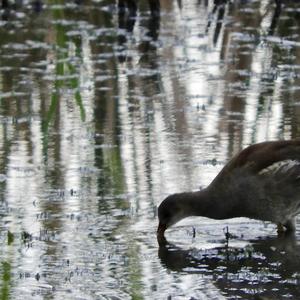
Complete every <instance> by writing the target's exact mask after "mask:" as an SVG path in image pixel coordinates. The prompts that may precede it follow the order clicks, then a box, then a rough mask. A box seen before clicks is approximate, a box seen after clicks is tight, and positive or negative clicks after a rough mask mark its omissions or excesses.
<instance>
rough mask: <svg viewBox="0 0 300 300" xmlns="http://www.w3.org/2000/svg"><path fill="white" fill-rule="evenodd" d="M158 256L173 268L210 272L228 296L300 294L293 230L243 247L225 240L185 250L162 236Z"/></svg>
mask: <svg viewBox="0 0 300 300" xmlns="http://www.w3.org/2000/svg"><path fill="white" fill-rule="evenodd" d="M158 256H159V259H160V260H161V263H162V264H163V265H164V266H165V267H166V268H167V269H169V270H171V271H175V272H180V273H182V274H202V275H204V276H205V275H207V276H209V278H212V281H213V283H214V285H215V286H216V288H217V289H218V290H220V291H221V292H222V294H223V293H225V294H226V295H228V296H229V297H242V298H243V299H246V298H247V297H250V296H251V297H252V298H251V299H265V298H264V297H268V299H269V297H271V298H270V299H281V297H283V295H284V294H288V293H290V294H292V295H298V296H300V290H299V272H300V246H299V245H298V243H297V240H296V238H295V235H294V234H293V233H291V234H288V235H283V236H280V237H266V238H261V239H259V238H258V239H255V240H252V241H250V242H249V244H248V246H246V247H243V248H239V247H230V246H229V244H228V240H227V241H226V240H224V246H221V247H216V248H213V249H205V250H201V249H189V250H183V249H181V248H180V247H177V246H175V245H174V244H172V243H169V242H168V241H167V240H166V239H165V238H164V237H161V239H160V240H159V250H158ZM195 288H200V289H201V287H195ZM202 288H203V287H202ZM254 294H256V295H255V297H256V298H253V295H254ZM261 297H263V298H261Z"/></svg>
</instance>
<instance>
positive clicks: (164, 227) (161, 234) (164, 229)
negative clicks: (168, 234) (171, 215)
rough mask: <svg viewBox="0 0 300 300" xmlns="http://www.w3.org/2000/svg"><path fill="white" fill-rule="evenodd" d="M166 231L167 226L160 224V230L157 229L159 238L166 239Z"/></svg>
mask: <svg viewBox="0 0 300 300" xmlns="http://www.w3.org/2000/svg"><path fill="white" fill-rule="evenodd" d="M166 229H167V225H166V224H163V223H161V222H159V224H158V228H157V238H162V237H164V234H165V231H166Z"/></svg>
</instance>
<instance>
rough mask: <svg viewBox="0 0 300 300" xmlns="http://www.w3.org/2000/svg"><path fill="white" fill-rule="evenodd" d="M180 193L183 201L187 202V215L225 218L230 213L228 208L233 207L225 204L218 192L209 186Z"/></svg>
mask: <svg viewBox="0 0 300 300" xmlns="http://www.w3.org/2000/svg"><path fill="white" fill-rule="evenodd" d="M179 195H180V198H182V201H183V203H185V204H184V205H185V207H186V216H202V217H207V218H211V219H224V218H226V217H227V215H228V214H227V212H228V210H230V209H231V208H230V207H228V206H227V205H224V204H225V203H224V201H222V198H220V197H219V195H218V193H217V192H215V191H214V190H212V189H209V188H206V189H203V190H201V191H197V192H191V193H182V194H179ZM227 204H228V203H227Z"/></svg>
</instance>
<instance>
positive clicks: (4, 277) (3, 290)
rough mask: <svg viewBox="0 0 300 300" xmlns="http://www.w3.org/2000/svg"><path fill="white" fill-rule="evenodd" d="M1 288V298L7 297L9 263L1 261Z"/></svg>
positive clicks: (9, 273) (9, 278)
mask: <svg viewBox="0 0 300 300" xmlns="http://www.w3.org/2000/svg"><path fill="white" fill-rule="evenodd" d="M2 274H3V275H2V288H1V300H5V299H9V287H10V281H11V265H10V263H8V262H2Z"/></svg>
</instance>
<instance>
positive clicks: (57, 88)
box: [0, 0, 300, 299]
mask: <svg viewBox="0 0 300 300" xmlns="http://www.w3.org/2000/svg"><path fill="white" fill-rule="evenodd" d="M4 2H5V1H3V2H2V3H4ZM17 2H18V1H17ZM129 4H132V5H133V6H130V7H129V9H128V5H129ZM0 14H1V20H0V37H1V38H0V61H1V63H0V187H1V189H0V200H1V202H0V214H1V220H0V228H1V232H0V239H1V241H2V245H3V247H1V251H0V260H1V264H0V266H1V268H0V282H1V283H0V285H1V287H2V289H1V290H0V293H1V297H2V298H3V299H7V298H9V297H10V298H13V299H18V298H20V295H22V296H23V297H25V298H28V299H29V298H30V299H31V298H34V297H35V298H38V299H40V298H57V299H61V298H65V297H67V298H68V297H69V298H75V297H81V298H84V299H102V298H113V297H114V298H116V299H117V298H120V299H132V298H138V299H143V298H145V299H154V298H155V299H166V298H167V297H171V298H175V299H187V298H192V297H193V298H201V297H202V298H204V297H205V298H208V299H213V298H217V299H222V297H224V298H226V297H227V296H228V297H231V296H234V295H236V296H239V295H243V296H245V297H246V296H247V295H248V294H249V293H250V294H251V293H253V288H252V287H251V286H250V285H251V284H254V283H255V284H256V283H257V282H258V284H259V285H260V288H262V289H267V293H266V295H267V296H274V297H275V298H276V297H277V296H278V295H279V296H281V295H284V293H285V292H286V294H287V293H290V294H292V295H293V296H294V297H298V289H297V284H298V283H297V278H298V277H297V276H298V272H299V270H298V269H299V266H298V265H297V263H295V264H293V265H290V262H289V259H294V260H295V261H296V260H297V258H298V257H297V254H296V253H295V251H296V250H298V245H297V243H296V241H295V240H288V241H282V240H276V239H275V238H270V239H269V238H267V236H272V234H273V233H274V230H273V228H272V227H267V228H264V227H263V228H262V225H259V224H260V223H251V225H247V226H248V231H246V233H245V234H244V235H245V236H244V239H243V245H241V244H239V243H236V242H235V241H230V243H229V246H230V247H226V246H224V240H223V239H222V238H220V235H223V228H224V226H225V225H224V224H223V223H218V224H217V225H216V224H215V223H213V222H212V221H211V220H203V219H201V218H198V219H197V220H194V219H192V220H190V221H189V222H190V223H187V225H186V226H183V227H180V226H179V227H176V228H175V229H174V231H171V232H170V238H171V240H173V239H175V242H174V243H175V245H176V246H175V245H172V244H169V245H166V246H165V247H161V248H160V249H159V257H158V256H157V250H158V245H157V242H156V237H155V230H156V226H157V219H156V207H157V205H158V204H159V203H160V201H161V200H162V199H163V198H165V196H166V195H168V194H169V193H173V192H176V191H184V190H196V189H198V188H199V187H200V186H206V185H207V184H208V183H209V182H210V181H211V180H212V179H213V178H214V177H215V175H216V174H217V173H218V171H219V170H220V169H221V168H222V166H223V165H224V164H225V162H226V161H227V160H228V159H229V158H230V157H231V156H232V155H233V154H234V153H235V152H236V151H238V150H240V149H241V148H242V147H244V146H246V145H248V144H250V143H253V142H258V141H261V140H265V139H278V138H290V137H293V138H296V137H298V136H299V42H300V41H299V34H298V33H299V4H298V3H296V2H294V1H292V2H284V3H282V5H281V10H279V8H278V6H277V7H276V5H275V3H273V2H270V1H267V0H266V1H197V0H195V1H171V0H170V1H169V0H167V1H160V3H158V1H146V0H145V1H144V0H143V1H142V0H141V1H139V2H138V4H137V5H135V4H134V2H132V1H119V2H118V4H117V3H116V2H115V1H109V0H104V1H93V0H87V1H74V2H73V1H71V2H68V3H66V2H65V1H62V0H55V1H52V0H49V1H44V2H43V4H41V2H40V1H33V2H31V1H24V2H22V3H21V2H18V3H16V5H14V6H11V7H9V8H8V7H4V8H2V9H1V12H0ZM191 224H193V226H194V225H195V224H200V225H201V228H202V229H201V230H203V232H204V234H203V233H202V234H201V235H200V237H201V238H200V239H199V241H200V243H199V244H198V245H197V247H193V246H195V245H194V244H193V243H194V241H193V240H192V241H191V239H190V236H188V237H187V236H186V230H189V229H188V228H190V225H191ZM243 226H244V225H243V224H242V222H241V221H240V220H237V221H236V232H237V234H236V235H237V236H239V237H240V236H241V232H242V230H243ZM212 228H213V229H212ZM249 228H250V229H249ZM250 232H251V234H250ZM252 232H253V233H252ZM197 234H198V233H197ZM259 236H262V238H261V239H259V238H258V237H259ZM174 237H175V238H174ZM197 237H198V235H197ZM297 237H298V233H297ZM297 237H296V238H297ZM212 240H214V241H212ZM191 243H192V245H193V246H192V247H193V248H194V249H193V250H183V249H186V248H188V249H189V248H191V247H190V244H191ZM232 243H234V245H233V246H232ZM245 243H246V244H247V245H248V248H247V249H248V250H249V251H248V252H249V253H248V252H247V253H248V254H245V251H244V246H245ZM204 245H205V247H204ZM204 249H206V250H204ZM205 253H209V254H210V255H209V256H206V257H204V256H205ZM284 253H286V254H288V255H284ZM250 254H251V256H250ZM172 255H174V256H173V258H172ZM176 255H179V256H180V257H181V259H180V260H178V257H176ZM226 255H227V256H226ZM228 255H229V257H231V256H232V257H233V258H234V259H233V260H232V261H231V260H230V259H228ZM247 255H248V256H247ZM236 257H237V258H238V259H237V260H236V259H235V258H236ZM176 263H180V264H179V265H177V267H174V265H175V266H176ZM170 270H171V272H170ZM254 271H257V272H258V273H259V274H260V276H261V277H260V279H257V280H258V281H255V280H256V279H254V277H255V276H254ZM264 271H266V274H265V273H264ZM269 273H271V275H270V274H269ZM272 274H273V275H272ZM236 276H237V277H238V279H234V278H236ZM226 277H227V279H226ZM225 279H226V280H227V281H226V280H225ZM236 281H237V282H236ZM236 285H237V286H238V287H236ZM239 287H243V288H244V289H243V290H241V291H239ZM235 289H238V290H235ZM271 291H272V293H273V294H272V293H271ZM262 295H265V294H264V291H262ZM249 297H250V296H249Z"/></svg>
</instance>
